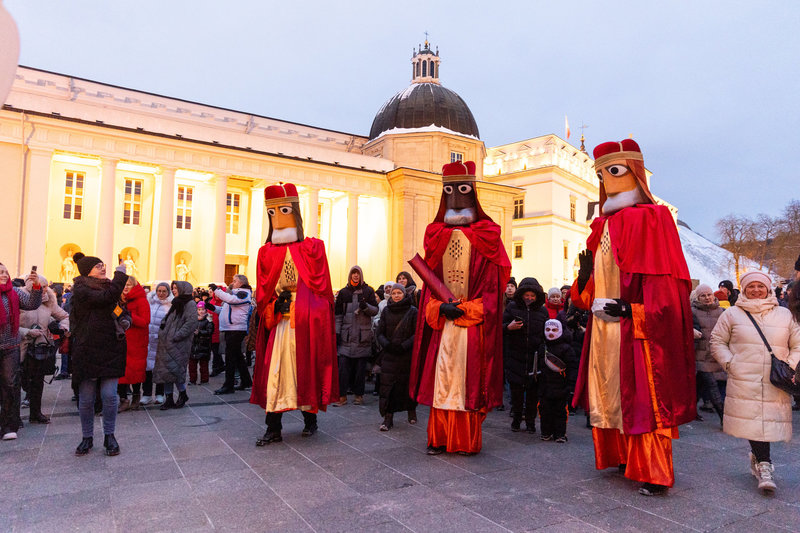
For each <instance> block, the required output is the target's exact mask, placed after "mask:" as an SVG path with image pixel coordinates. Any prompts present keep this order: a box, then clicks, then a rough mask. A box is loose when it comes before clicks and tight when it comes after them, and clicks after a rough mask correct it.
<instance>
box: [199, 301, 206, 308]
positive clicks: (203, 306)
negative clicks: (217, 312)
mask: <svg viewBox="0 0 800 533" xmlns="http://www.w3.org/2000/svg"><path fill="white" fill-rule="evenodd" d="M197 308H198V309H205V308H206V303H205V302H204V301H203V300H200V301H199V302H197Z"/></svg>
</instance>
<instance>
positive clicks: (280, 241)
mask: <svg viewBox="0 0 800 533" xmlns="http://www.w3.org/2000/svg"><path fill="white" fill-rule="evenodd" d="M264 198H265V202H264V203H265V206H266V209H267V213H268V214H269V234H268V236H267V242H266V244H265V245H264V246H262V247H261V249H259V251H258V267H257V268H258V270H257V274H256V275H257V283H258V286H257V288H256V304H257V306H258V312H259V316H260V317H261V323H260V326H259V328H258V335H257V341H256V366H255V370H254V376H253V391H252V394H251V396H250V403H254V404H257V405H260V406H261V407H262V408H263V409H265V410H266V412H267V416H266V423H267V431H266V433H265V434H264V436H263V437H262V438H260V439H258V440H257V441H256V445H257V446H264V445H266V444H270V443H273V442H280V441H281V440H283V438H282V436H281V429H282V427H283V426H282V424H281V419H282V416H283V413H284V412H285V411H291V410H294V409H299V410H300V411H301V412H302V414H303V421H304V422H305V427H304V428H303V432H302V435H303V436H304V437H308V436H311V435H313V434H314V432H316V430H317V412H318V411H319V410H323V411H324V410H325V409H326V406H327V405H329V404H330V403H332V402H334V401H336V400H338V398H339V385H338V379H339V378H338V376H339V373H338V371H337V365H336V335H335V333H334V317H333V291H332V290H331V276H330V272H329V270H328V260H327V258H326V256H325V245H324V244H323V242H322V241H321V240H319V239H314V238H312V237H304V236H303V220H302V218H301V216H300V203H299V202H300V200H299V198H298V196H297V189H296V187H295V186H294V185H292V184H291V183H287V184H280V185H272V186H270V187H267V189H266V190H265V191H264Z"/></svg>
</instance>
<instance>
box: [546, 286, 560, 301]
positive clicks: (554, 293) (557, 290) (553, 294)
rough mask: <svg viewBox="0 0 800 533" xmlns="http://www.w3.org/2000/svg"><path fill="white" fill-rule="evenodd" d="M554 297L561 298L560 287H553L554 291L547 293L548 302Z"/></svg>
mask: <svg viewBox="0 0 800 533" xmlns="http://www.w3.org/2000/svg"><path fill="white" fill-rule="evenodd" d="M553 296H558V297H559V298H561V289H559V288H558V287H553V288H552V289H550V290H549V291H547V299H548V300H549V299H550V298H552V297H553Z"/></svg>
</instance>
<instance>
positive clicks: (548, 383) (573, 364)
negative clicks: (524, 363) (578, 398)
mask: <svg viewBox="0 0 800 533" xmlns="http://www.w3.org/2000/svg"><path fill="white" fill-rule="evenodd" d="M542 348H546V349H547V351H548V352H550V353H551V354H553V355H555V356H556V357H558V358H559V359H561V360H562V361H564V363H566V365H567V370H566V371H565V372H564V373H563V374H562V373H559V372H554V371H552V370H550V368H549V367H548V366H547V365H546V364H545V362H544V349H542V350H540V353H541V357H539V361H540V362H539V374H538V375H539V395H540V396H541V397H542V398H548V399H557V398H564V399H566V398H567V397H568V396H569V395H570V393H572V392H573V391H574V390H575V381H576V380H577V379H578V357H577V356H576V355H575V350H573V349H572V344H571V343H570V341H569V339H568V338H567V337H566V336H564V335H561V337H559V338H558V339H556V340H554V341H548V340H546V339H545V341H544V345H543V346H542Z"/></svg>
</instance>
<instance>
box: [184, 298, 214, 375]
mask: <svg viewBox="0 0 800 533" xmlns="http://www.w3.org/2000/svg"><path fill="white" fill-rule="evenodd" d="M213 335H214V322H212V321H211V317H209V316H208V311H206V307H205V302H203V301H202V300H200V301H199V302H197V329H196V330H195V331H194V338H193V339H192V353H191V354H190V356H189V383H191V384H192V385H196V384H197V367H198V366H199V367H200V383H208V361H209V359H211V337H212V336H213Z"/></svg>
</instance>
